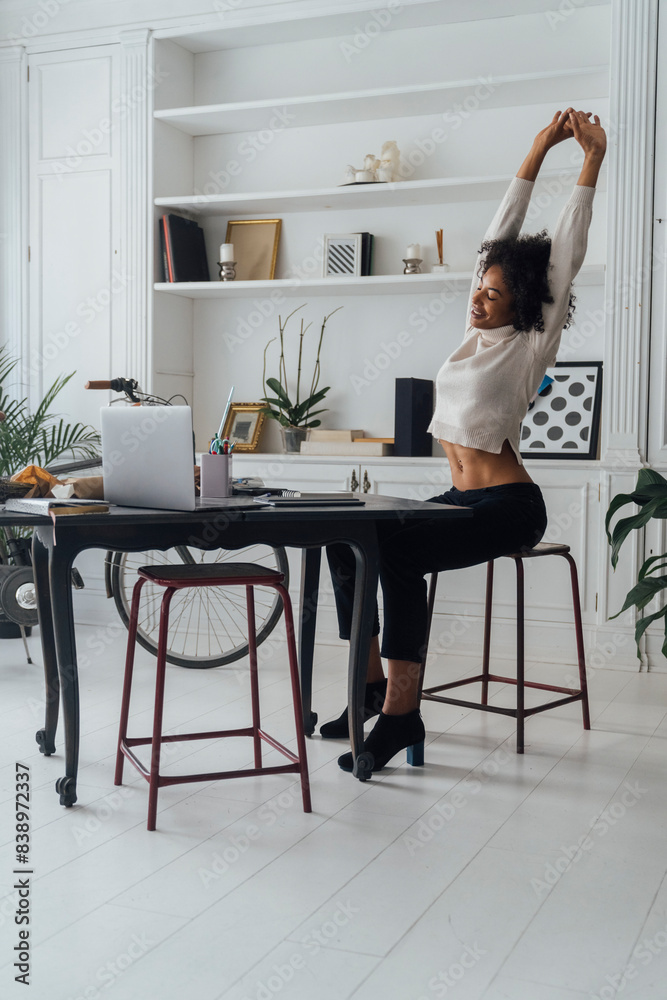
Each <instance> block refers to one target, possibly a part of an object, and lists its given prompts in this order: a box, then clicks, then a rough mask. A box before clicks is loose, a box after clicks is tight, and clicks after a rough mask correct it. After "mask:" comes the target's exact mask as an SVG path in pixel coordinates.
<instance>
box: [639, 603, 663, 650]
mask: <svg viewBox="0 0 667 1000" xmlns="http://www.w3.org/2000/svg"><path fill="white" fill-rule="evenodd" d="M665 614H667V604H666V605H665V606H664V608H660V611H656V612H655V614H652V615H645V616H644V618H639V619H638V621H637V623H636V625H635V642H636V643H637V656H639V657H640V659H641V656H640V652H639V640H640V639H641V637H642V636H643V634H644V632H645V631H646V629H647V628H648V627H649V625H650V624H651V623H652V622H655V621H657V620H658V618H663V617H664V616H665ZM665 626H667V622H665Z"/></svg>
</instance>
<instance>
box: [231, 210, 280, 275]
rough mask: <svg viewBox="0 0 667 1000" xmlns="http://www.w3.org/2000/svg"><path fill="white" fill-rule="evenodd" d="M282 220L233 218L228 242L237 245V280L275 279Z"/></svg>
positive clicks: (235, 254) (235, 247)
mask: <svg viewBox="0 0 667 1000" xmlns="http://www.w3.org/2000/svg"><path fill="white" fill-rule="evenodd" d="M281 228H282V219H232V220H230V221H229V222H228V223H227V236H226V238H225V243H233V244H234V257H235V258H236V280H237V281H272V280H273V278H274V276H275V273H276V259H277V257H278V243H279V241H280V230H281Z"/></svg>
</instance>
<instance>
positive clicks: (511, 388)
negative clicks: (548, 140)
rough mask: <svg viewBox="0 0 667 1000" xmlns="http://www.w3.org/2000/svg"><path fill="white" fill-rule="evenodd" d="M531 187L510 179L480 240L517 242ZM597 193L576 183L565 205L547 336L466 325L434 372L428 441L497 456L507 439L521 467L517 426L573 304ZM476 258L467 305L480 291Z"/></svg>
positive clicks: (553, 262)
mask: <svg viewBox="0 0 667 1000" xmlns="http://www.w3.org/2000/svg"><path fill="white" fill-rule="evenodd" d="M532 190H533V181H527V180H523V179H521V178H519V177H515V178H514V180H513V181H512V183H511V184H510V186H509V189H508V191H507V194H506V195H505V197H504V198H503V200H502V202H501V204H500V207H499V208H498V211H497V212H496V214H495V217H494V219H493V222H492V223H491V225H490V226H489V229H488V230H487V232H486V235H485V237H484V240H494V239H502V238H504V237H507V236H518V235H519V232H520V231H521V226H522V225H523V221H524V218H525V216H526V211H527V209H528V204H529V202H530V196H531V193H532ZM594 194H595V188H591V187H582V186H580V185H577V186H576V187H575V189H574V191H573V192H572V195H571V196H570V199H569V201H568V202H567V204H566V205H565V206H564V208H563V210H562V212H561V214H560V217H559V219H558V223H557V225H556V229H555V232H554V234H553V238H552V240H551V256H550V258H549V273H548V279H549V287H550V290H551V295H552V296H553V300H554V301H553V302H551V303H544V304H543V306H542V318H543V320H544V332H543V333H538V331H537V330H534V329H533V330H529V331H528V332H527V333H526V332H519V331H517V330H515V329H514V327H513V326H512V325H510V326H501V327H497V328H496V329H495V330H477V329H476V328H475V327H474V326H470V325H469V326H468V328H467V330H466V334H465V337H464V339H463V343H462V344H461V346H460V347H459V348H457V350H456V351H454V353H453V354H452V355H451V356H450V357H449V358H447V360H446V361H445V363H444V365H443V366H442V368H441V369H440V371H439V372H438V376H437V381H436V404H435V413H434V414H433V419H432V420H431V423H430V424H429V428H428V429H429V431H430V432H431V434H432V435H433V437H435V438H438V439H441V440H444V441H451V442H452V443H453V444H460V445H464V446H465V447H467V448H479V449H480V450H481V451H490V452H494V453H495V454H500V451H501V449H502V446H503V444H504V442H505V440H507V441H509V443H510V445H511V447H512V450H513V451H514V454H515V455H516V457H517V461H518V462H519V464H521V465H523V462H522V460H521V455H520V452H519V434H520V428H521V421H522V420H523V418H524V417H525V415H526V412H527V410H528V405H529V403H530V401H531V399H533V397H534V396H535V393H536V392H537V390H538V388H539V386H540V383H541V381H542V379H543V378H544V374H545V372H546V370H547V368H549V367H550V366H551V365H553V364H555V361H556V354H557V353H558V346H559V343H560V338H561V334H562V332H563V326H564V324H565V322H566V320H567V313H568V307H569V302H570V284H571V282H572V281H573V279H574V278H575V276H576V274H577V272H578V271H579V268H580V267H581V265H582V263H583V260H584V257H585V255H586V246H587V241H588V228H589V226H590V221H591V215H592V206H593V196H594ZM482 257H483V255H480V256H478V259H477V263H476V266H475V274H474V277H473V282H472V289H471V292H470V299H469V300H468V311H467V313H466V318H467V320H468V323H469V322H470V307H471V299H472V295H473V293H474V291H475V290H476V289H477V287H478V285H479V277H478V273H477V272H478V270H479V267H480V263H481V261H482Z"/></svg>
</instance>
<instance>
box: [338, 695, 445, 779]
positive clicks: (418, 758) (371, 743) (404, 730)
mask: <svg viewBox="0 0 667 1000" xmlns="http://www.w3.org/2000/svg"><path fill="white" fill-rule="evenodd" d="M425 735H426V731H425V729H424V723H423V722H422V717H421V715H420V714H419V709H418V708H415V709H414V711H412V712H406V714H405V715H385V714H384V712H380V718H379V719H378V720H377V722H376V723H375V725H374V726H373V728H372V730H371V731H370V733H369V734H368V738H367V739H366V740H365V741H364V748H363V752H364V753H371V754H373V761H374V762H373V770H374V771H381V770H382V768H383V767H385V766H386V765H387V763H388V762H389V761H390V760H391V758H392V757H394V756H395V755H396V754H397V753H398V752H399V750H405V749H406V747H407V748H409V749H408V762H409V763H410V764H423V763H424V757H423V746H424V736H425ZM415 744H417V746H415ZM411 751H413V752H412V753H411ZM338 766H339V767H341V768H342V769H343V770H344V771H351V770H352V766H353V760H352V754H351V753H344V754H343V755H342V757H339V758H338Z"/></svg>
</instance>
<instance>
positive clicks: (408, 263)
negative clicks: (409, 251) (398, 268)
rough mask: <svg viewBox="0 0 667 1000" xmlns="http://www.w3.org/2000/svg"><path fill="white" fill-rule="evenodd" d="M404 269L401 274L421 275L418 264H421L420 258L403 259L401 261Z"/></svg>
mask: <svg viewBox="0 0 667 1000" xmlns="http://www.w3.org/2000/svg"><path fill="white" fill-rule="evenodd" d="M403 263H404V264H405V267H404V268H403V274H421V273H422V272H421V268H420V266H419V265H420V264H421V263H422V258H421V257H405V258H404V259H403Z"/></svg>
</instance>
